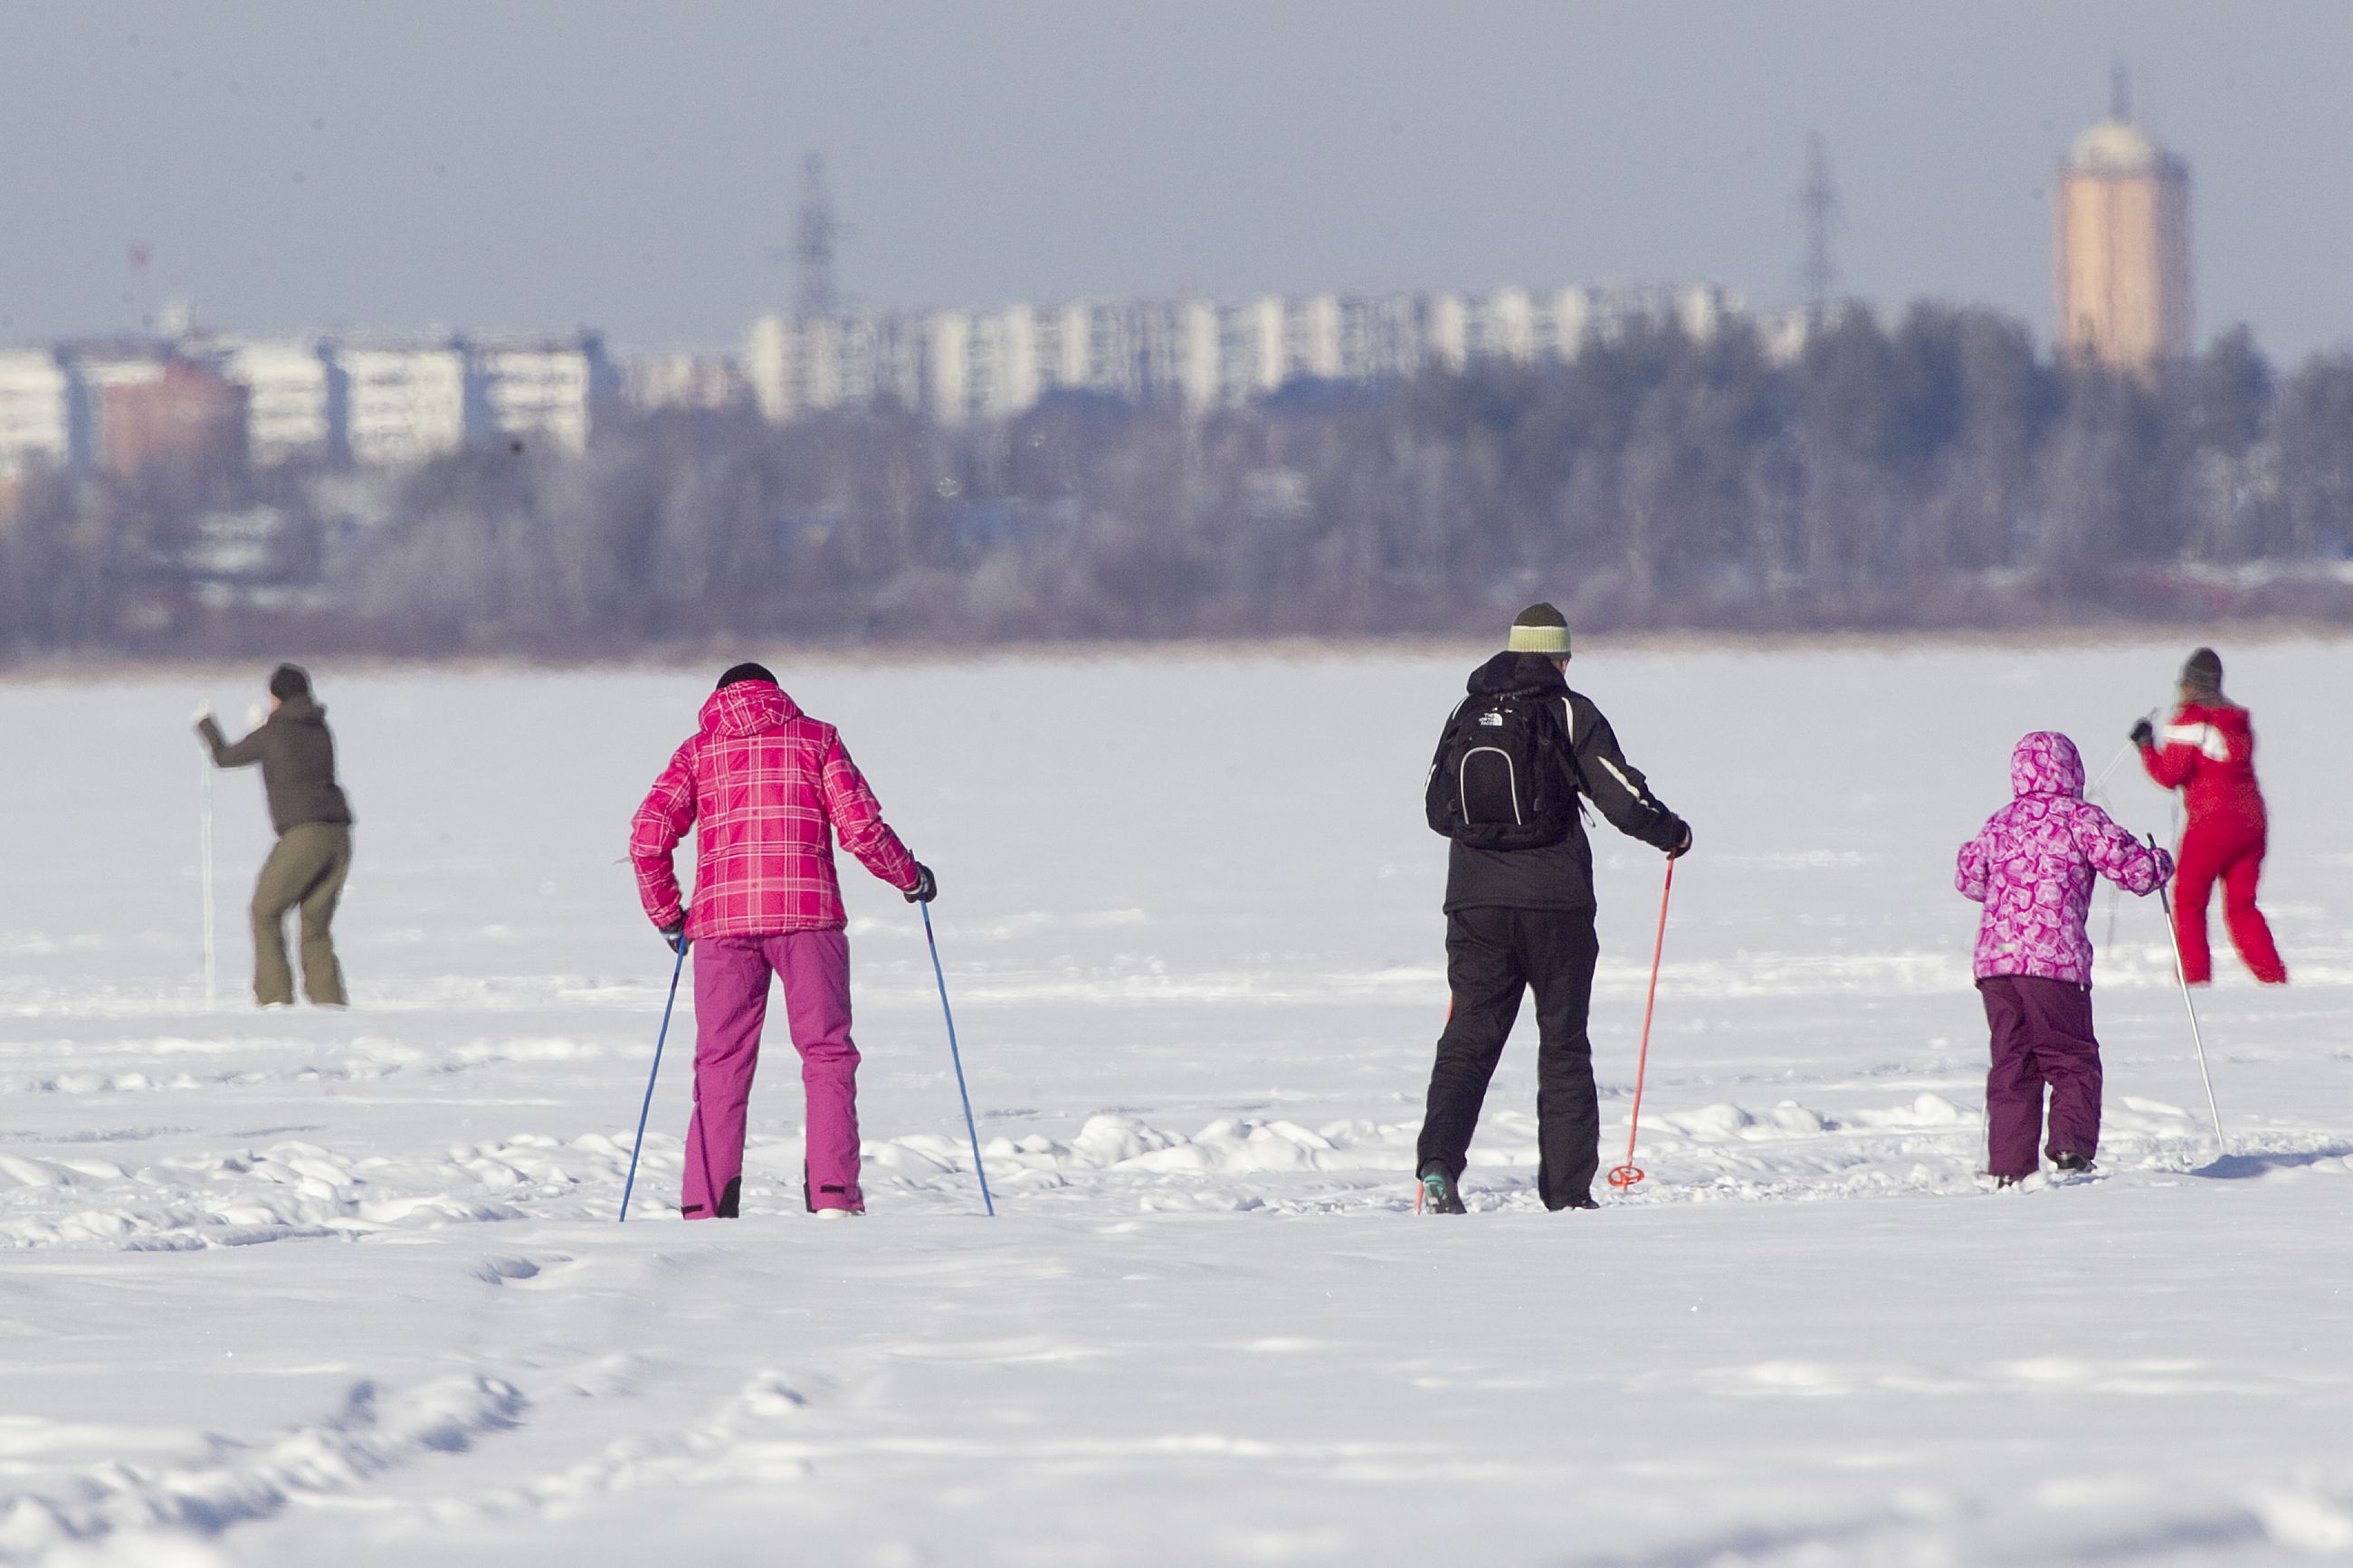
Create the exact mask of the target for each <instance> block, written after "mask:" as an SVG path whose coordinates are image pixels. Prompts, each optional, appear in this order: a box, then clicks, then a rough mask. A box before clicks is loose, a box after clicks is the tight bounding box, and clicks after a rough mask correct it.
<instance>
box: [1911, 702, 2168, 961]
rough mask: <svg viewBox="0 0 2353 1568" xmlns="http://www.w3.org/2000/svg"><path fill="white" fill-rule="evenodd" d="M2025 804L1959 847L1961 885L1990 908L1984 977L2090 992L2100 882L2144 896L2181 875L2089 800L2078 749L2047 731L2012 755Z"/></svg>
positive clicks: (2007, 809) (1982, 924) (2014, 779)
mask: <svg viewBox="0 0 2353 1568" xmlns="http://www.w3.org/2000/svg"><path fill="white" fill-rule="evenodd" d="M2010 785H2011V787H2012V788H2013V789H2014V790H2015V791H2016V792H2017V795H2018V798H2017V799H2015V800H2013V801H2011V802H2010V804H2009V805H2005V806H2003V807H2002V808H2001V809H2000V811H1997V812H1995V813H1994V814H1993V816H1992V817H1991V818H1990V819H1989V820H1988V821H1987V823H1986V825H1985V827H1984V829H1983V830H1982V831H1981V832H1979V833H1978V836H1977V837H1975V838H1972V839H1970V840H1969V841H1968V843H1967V844H1964V845H1962V846H1961V853H1960V858H1959V863H1958V864H1957V866H1956V867H1955V868H1954V875H1953V884H1954V886H1955V887H1956V888H1957V889H1959V890H1960V892H1961V895H1962V896H1963V897H1964V898H1970V899H1975V900H1978V902H1979V903H1981V904H1983V905H1985V917H1984V919H1983V920H1982V921H1979V923H1978V947H1977V961H1976V969H1977V977H1978V979H1980V980H1984V979H1987V978H1989V976H1992V975H1996V974H2031V975H2040V976H2042V978H2044V979H2046V980H2067V981H2073V983H2074V984H2078V985H2089V984H2091V983H2092V938H2091V934H2090V933H2089V932H2088V931H2085V930H2084V917H2085V915H2087V914H2088V913H2089V912H2090V910H2091V907H2092V884H2093V882H2094V880H2096V879H2097V878H2098V877H2099V876H2102V875H2105V877H2107V879H2109V880H2110V881H2112V882H2115V883H2116V885H2117V886H2119V887H2121V888H2123V889H2125V890H2126V891H2127V892H2131V893H2137V894H2139V895H2141V896H2143V897H2146V896H2147V895H2148V894H2150V893H2153V892H2155V891H2157V889H2158V888H2160V887H2162V886H2164V884H2165V882H2166V881H2167V879H2169V878H2170V877H2171V876H2172V875H2173V857H2171V856H2170V855H2168V854H2167V853H2166V852H2165V851H2164V850H2162V849H2151V848H2149V847H2147V846H2146V845H2144V844H2140V843H2138V842H2137V841H2135V839H2134V838H2133V836H2132V835H2131V834H2129V833H2126V831H2125V830H2124V829H2123V828H2121V827H2118V826H2116V823H2115V822H2114V821H2112V820H2110V818H2109V816H2108V814H2107V813H2106V812H2105V811H2102V810H2101V809H2100V808H2099V807H2098V806H2096V805H2092V804H2091V803H2089V802H2088V801H2086V800H2084V759H2083V758H2082V757H2081V756H2080V755H2078V754H2077V753H2076V751H2075V742H2073V741H2071V740H2069V739H2068V738H2067V737H2066V736H2064V735H2062V734H2060V733H2058V732H2057V731H2051V730H2041V731H2036V732H2035V733H2033V734H2031V735H2029V736H2027V737H2026V738H2025V739H2024V740H2022V741H2021V742H2018V749H2017V750H2016V751H2015V752H2012V753H2011V754H2010Z"/></svg>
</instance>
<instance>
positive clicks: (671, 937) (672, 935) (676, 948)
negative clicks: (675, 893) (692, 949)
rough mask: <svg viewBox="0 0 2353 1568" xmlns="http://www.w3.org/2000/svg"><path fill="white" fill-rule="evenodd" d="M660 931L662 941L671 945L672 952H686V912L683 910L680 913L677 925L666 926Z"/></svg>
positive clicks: (660, 928)
mask: <svg viewBox="0 0 2353 1568" xmlns="http://www.w3.org/2000/svg"><path fill="white" fill-rule="evenodd" d="M658 929H659V931H661V939H662V941H663V942H666V943H668V944H669V946H670V951H671V952H676V953H683V952H686V912H685V911H684V910H680V911H679V917H678V923H677V924H676V925H666V926H662V927H659V928H658Z"/></svg>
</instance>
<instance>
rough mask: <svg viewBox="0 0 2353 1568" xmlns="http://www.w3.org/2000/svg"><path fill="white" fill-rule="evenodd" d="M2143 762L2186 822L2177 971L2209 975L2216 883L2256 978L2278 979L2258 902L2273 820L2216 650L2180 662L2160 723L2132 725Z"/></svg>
mask: <svg viewBox="0 0 2353 1568" xmlns="http://www.w3.org/2000/svg"><path fill="white" fill-rule="evenodd" d="M2132 738H2133V741H2134V742H2135V743H2136V744H2137V745H2138V746H2139V747H2140V761H2141V766H2143V767H2144V768H2147V770H2148V776H2149V777H2150V778H2152V779H2154V780H2156V781H2157V783H2158V784H2159V785H2160V786H2161V787H2163V788H2165V789H2168V790H2173V789H2178V790H2179V791H2181V792H2182V797H2183V799H2184V801H2185V802H2186V803H2187V805H2188V808H2189V826H2188V827H2187V828H2185V829H2184V830H2183V832H2182V835H2181V852H2180V855H2179V871H2178V873H2177V874H2176V876H2175V879H2174V883H2173V889H2174V902H2173V935H2174V940H2175V941H2176V942H2178V943H2179V945H2180V952H2181V973H2182V975H2183V977H2184V978H2186V979H2187V980H2188V981H2189V984H2192V985H2202V984H2206V983H2207V982H2208V981H2210V980H2211V979H2213V978H2214V959H2213V954H2212V952H2211V950H2210V949H2209V948H2208V946H2207V942H2206V900H2207V899H2208V898H2209V897H2210V896H2211V894H2212V892H2213V890H2214V884H2215V883H2216V882H2217V881H2220V882H2221V884H2222V922H2223V924H2225V925H2226V926H2228V927H2229V928H2230V931H2231V945H2232V946H2233V947H2235V948H2237V949H2238V950H2239V957H2240V958H2241V959H2242V961H2244V962H2245V963H2246V966H2247V968H2248V969H2249V971H2251V972H2252V973H2253V975H2254V977H2255V978H2256V979H2257V980H2260V981H2262V982H2263V984H2266V985H2280V984H2285V983H2286V981H2287V966H2286V965H2285V964H2283V963H2281V962H2280V955H2279V948H2278V947H2277V946H2276V945H2275V944H2274V942H2273V941H2272V928H2271V926H2270V924H2269V923H2268V922H2266V921H2264V919H2263V911H2262V910H2259V909H2257V908H2256V907H2255V884H2256V882H2257V881H2258V880H2260V879H2261V878H2262V877H2263V849H2264V844H2265V839H2266V837H2267V836H2268V834H2269V830H2270V823H2269V819H2268V817H2267V816H2266V815H2265V813H2264V811H2263V791H2262V790H2261V789H2259V788H2257V787H2256V785H2255V731H2254V726H2253V723H2252V722H2251V721H2250V720H2249V719H2248V716H2247V710H2245V709H2243V708H2242V707H2240V706H2239V705H2238V704H2237V703H2235V702H2232V701H2231V700H2228V699H2227V698H2225V697H2224V696H2223V695H2222V659H2221V655H2219V654H2217V653H2216V652H2215V651H2214V650H2213V649H2212V648H2211V647H2201V648H2200V649H2199V650H2198V651H2197V652H2195V653H2193V654H2191V655H2190V656H2189V662H2188V663H2187V664H2184V665H2183V666H2182V667H2181V706H2180V707H2179V708H2178V709H2176V710H2174V714H2173V718H2172V720H2171V721H2169V722H2168V723H2167V724H2166V726H2165V728H2164V729H2163V730H2158V728H2157V727H2156V726H2155V725H2153V724H2151V723H2150V722H2149V721H2147V720H2146V719H2144V720H2142V721H2140V722H2139V723H2137V724H2136V725H2134V726H2133V731H2132Z"/></svg>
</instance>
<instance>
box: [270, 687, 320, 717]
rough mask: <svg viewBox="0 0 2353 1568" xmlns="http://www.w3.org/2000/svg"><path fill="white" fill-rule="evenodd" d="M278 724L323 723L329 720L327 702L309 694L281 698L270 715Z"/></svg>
mask: <svg viewBox="0 0 2353 1568" xmlns="http://www.w3.org/2000/svg"><path fill="white" fill-rule="evenodd" d="M269 718H270V721H271V722H273V723H278V724H323V723H325V722H326V721H327V708H326V704H324V703H322V702H321V701H319V700H317V699H316V698H314V697H311V696H309V695H307V694H306V695H304V696H301V697H287V698H281V699H280V700H279V703H278V706H277V708H276V709H275V710H272V711H271V713H270V715H269Z"/></svg>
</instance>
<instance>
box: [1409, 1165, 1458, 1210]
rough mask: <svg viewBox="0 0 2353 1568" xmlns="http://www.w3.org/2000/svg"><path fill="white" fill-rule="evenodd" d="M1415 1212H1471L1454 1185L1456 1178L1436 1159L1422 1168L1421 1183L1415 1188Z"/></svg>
mask: <svg viewBox="0 0 2353 1568" xmlns="http://www.w3.org/2000/svg"><path fill="white" fill-rule="evenodd" d="M1413 1212H1414V1213H1416V1214H1469V1213H1470V1212H1471V1211H1470V1210H1469V1209H1466V1208H1464V1207H1463V1206H1462V1194H1461V1192H1460V1191H1459V1190H1457V1188H1456V1187H1455V1185H1454V1178H1453V1177H1452V1176H1450V1175H1448V1174H1447V1173H1446V1167H1445V1166H1443V1165H1440V1163H1437V1162H1436V1161H1435V1160H1433V1161H1431V1162H1430V1163H1429V1164H1427V1165H1424V1166H1423V1167H1422V1168H1421V1185H1420V1186H1419V1187H1417V1188H1416V1189H1415V1190H1414V1194H1413Z"/></svg>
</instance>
